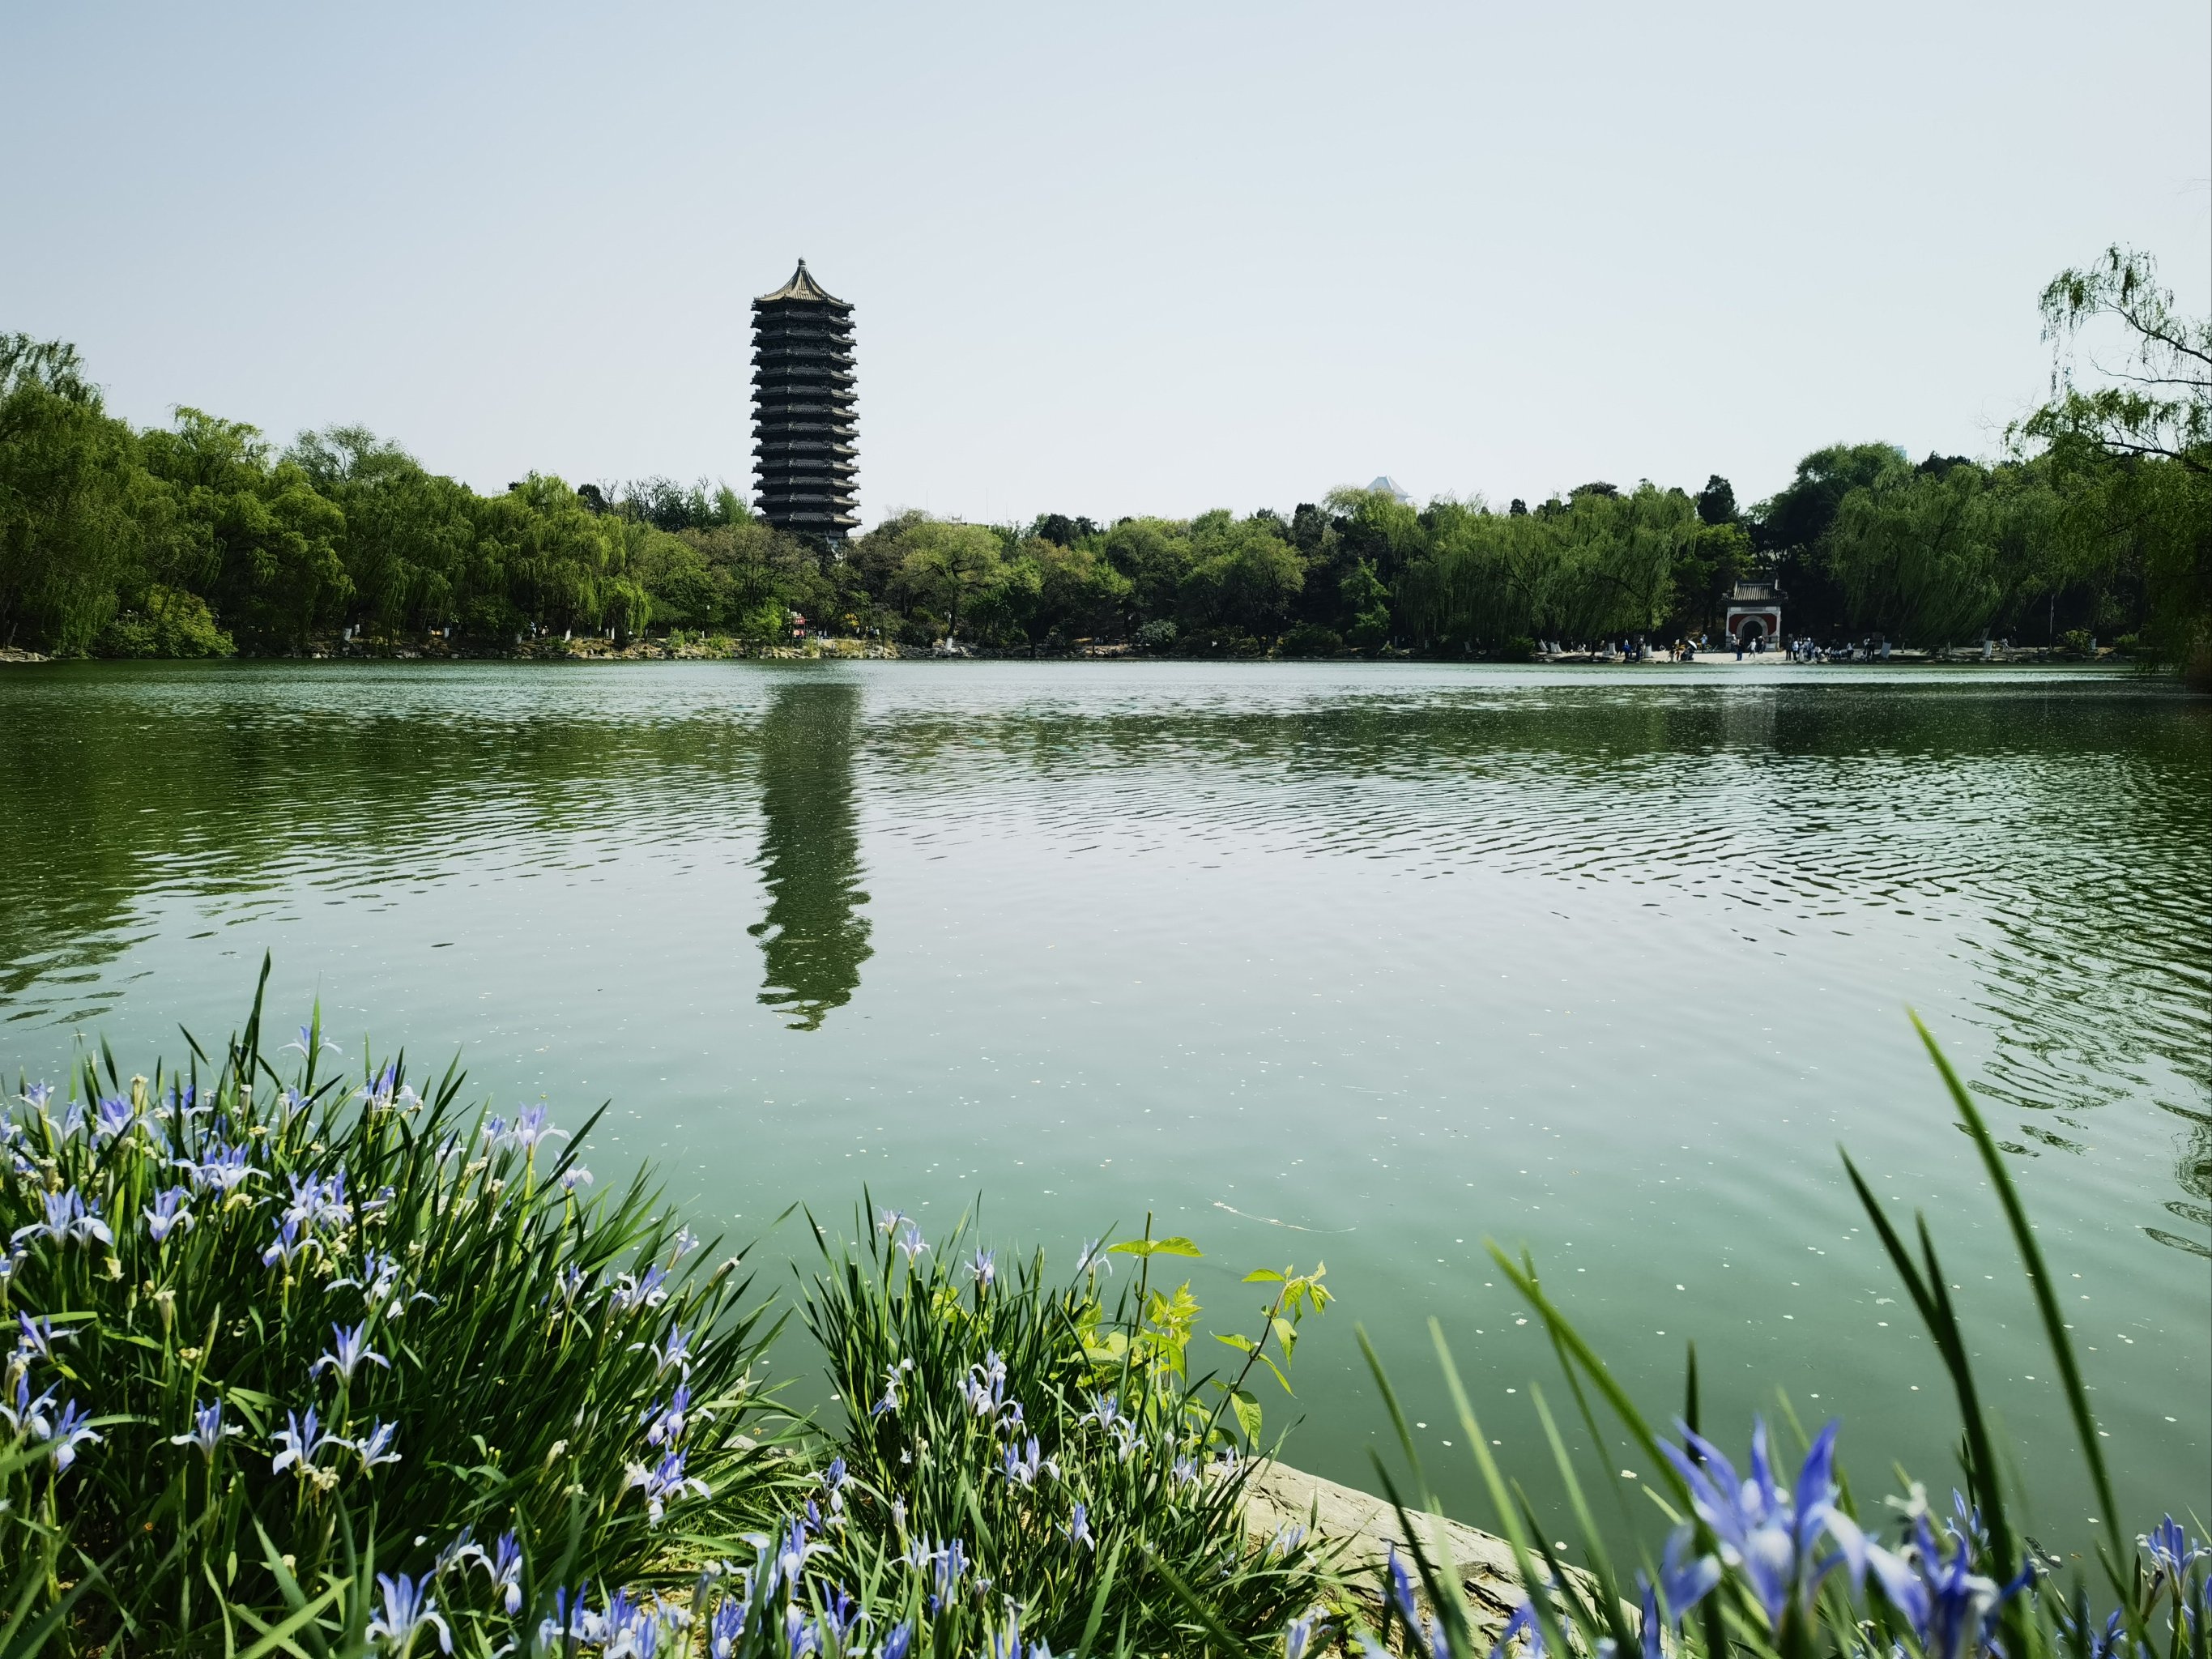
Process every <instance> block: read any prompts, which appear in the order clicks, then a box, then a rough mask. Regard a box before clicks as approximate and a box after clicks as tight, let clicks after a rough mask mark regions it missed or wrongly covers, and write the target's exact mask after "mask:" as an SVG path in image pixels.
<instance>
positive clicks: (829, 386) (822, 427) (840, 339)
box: [753, 259, 860, 538]
mask: <svg viewBox="0 0 2212 1659" xmlns="http://www.w3.org/2000/svg"><path fill="white" fill-rule="evenodd" d="M854 436H855V429H854V424H853V307H851V306H849V305H848V304H847V303H846V302H845V301H842V300H840V299H838V298H836V296H835V295H831V294H830V293H829V292H828V291H827V290H826V289H823V286H822V284H821V283H817V282H816V281H815V280H814V278H813V276H811V274H810V273H809V272H808V270H807V269H806V261H805V260H804V259H801V260H800V261H799V269H798V270H796V271H794V272H793V273H792V277H791V280H790V281H789V282H787V283H785V284H784V285H783V286H782V287H781V288H780V289H776V291H775V293H773V294H763V295H761V297H760V298H759V299H757V300H756V301H753V455H754V470H755V471H757V473H758V474H759V476H760V508H761V513H762V515H763V517H764V518H766V519H767V520H768V521H769V523H770V524H772V525H775V526H776V527H777V528H779V529H781V530H795V531H798V532H801V533H802V534H805V535H812V536H827V537H834V538H842V537H843V536H844V535H845V534H846V532H848V531H850V530H853V529H854V528H855V527H856V526H858V525H859V524H860V513H858V511H857V510H856V509H855V507H854V501H853V479H854V476H855V474H856V471H857V469H856V468H855V467H854V465H853V459H854V455H855V454H857V453H859V452H858V451H857V449H856V448H855V447H854Z"/></svg>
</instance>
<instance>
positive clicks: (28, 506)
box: [0, 334, 143, 655]
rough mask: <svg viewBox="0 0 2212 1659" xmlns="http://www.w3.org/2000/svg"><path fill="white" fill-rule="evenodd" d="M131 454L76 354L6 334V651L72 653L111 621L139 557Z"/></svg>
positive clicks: (1, 627)
mask: <svg viewBox="0 0 2212 1659" xmlns="http://www.w3.org/2000/svg"><path fill="white" fill-rule="evenodd" d="M135 450H136V447H135V441H134V440H133V437H132V435H131V428H129V427H128V426H126V425H125V423H124V422H121V421H118V420H115V419H113V418H112V417H111V416H109V415H108V414H107V413H106V410H104V409H103V408H102V407H101V404H100V391H99V388H98V387H96V386H93V385H92V384H91V383H90V382H89V381H88V380H86V379H85V378H84V374H83V368H82V364H81V363H80V362H79V361H78V358H77V355H76V347H74V346H71V345H67V344H64V343H63V342H61V341H59V340H33V338H31V337H30V336H28V335H27V334H0V645H18V646H23V647H29V648H32V649H35V650H42V651H48V652H53V653H61V654H65V655H66V654H75V653H81V652H82V651H83V650H84V649H85V648H86V647H88V646H89V645H90V644H91V643H92V641H93V639H94V635H97V634H98V633H99V631H100V626H101V624H102V623H106V621H107V619H108V618H109V617H111V616H112V614H113V613H114V611H115V606H116V599H117V591H118V587H119V586H123V585H125V583H126V582H127V581H128V580H129V579H130V576H131V571H132V567H133V564H134V562H135V560H136V557H137V550H138V546H139V535H138V521H137V515H136V513H135V512H134V508H133V496H134V494H135V493H136V489H137V485H138V483H139V482H140V480H141V477H142V476H143V475H140V474H138V472H137V465H136V453H135Z"/></svg>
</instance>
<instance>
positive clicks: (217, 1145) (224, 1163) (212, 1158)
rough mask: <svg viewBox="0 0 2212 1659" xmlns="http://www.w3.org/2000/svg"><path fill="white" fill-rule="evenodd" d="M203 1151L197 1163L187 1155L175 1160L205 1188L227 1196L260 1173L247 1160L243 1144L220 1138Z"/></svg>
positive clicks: (194, 1183) (200, 1187)
mask: <svg viewBox="0 0 2212 1659" xmlns="http://www.w3.org/2000/svg"><path fill="white" fill-rule="evenodd" d="M202 1152H203V1154H204V1155H203V1156H202V1158H200V1161H199V1162H198V1163H197V1164H195V1163H194V1162H192V1160H191V1159H190V1158H177V1159H174V1160H173V1162H174V1163H175V1164H176V1166H177V1167H178V1168H179V1169H180V1170H187V1171H189V1172H190V1173H191V1177H192V1184H193V1185H194V1186H196V1187H197V1188H199V1189H200V1190H201V1191H202V1192H208V1191H210V1190H212V1191H216V1192H220V1193H222V1194H223V1195H224V1196H225V1197H226V1198H227V1197H228V1196H229V1195H230V1194H232V1193H234V1192H236V1191H237V1190H238V1188H240V1186H241V1185H243V1184H244V1183H245V1182H248V1181H251V1180H253V1179H255V1178H256V1177H258V1176H259V1175H260V1174H261V1171H260V1170H257V1169H255V1168H254V1167H253V1165H252V1164H250V1163H249V1162H247V1160H246V1148H245V1147H243V1146H224V1145H223V1144H222V1142H221V1141H219V1140H218V1141H215V1142H213V1143H211V1144H210V1145H209V1146H206V1147H204V1148H203V1149H202Z"/></svg>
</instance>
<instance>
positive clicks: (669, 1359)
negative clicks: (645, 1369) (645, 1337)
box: [632, 1325, 691, 1377]
mask: <svg viewBox="0 0 2212 1659" xmlns="http://www.w3.org/2000/svg"><path fill="white" fill-rule="evenodd" d="M636 1348H642V1349H644V1350H645V1352H647V1353H649V1354H651V1355H652V1356H653V1376H656V1377H657V1376H663V1375H665V1373H667V1372H669V1371H671V1370H677V1369H678V1368H681V1370H682V1371H683V1373H684V1376H690V1375H691V1338H690V1335H689V1334H687V1333H686V1332H685V1330H684V1328H683V1327H682V1326H681V1325H671V1326H670V1327H669V1328H668V1334H667V1335H666V1336H665V1337H663V1338H662V1339H661V1340H660V1342H659V1345H658V1346H655V1345H654V1344H653V1343H650V1342H641V1343H638V1344H637V1345H636ZM632 1352H635V1348H633V1349H632Z"/></svg>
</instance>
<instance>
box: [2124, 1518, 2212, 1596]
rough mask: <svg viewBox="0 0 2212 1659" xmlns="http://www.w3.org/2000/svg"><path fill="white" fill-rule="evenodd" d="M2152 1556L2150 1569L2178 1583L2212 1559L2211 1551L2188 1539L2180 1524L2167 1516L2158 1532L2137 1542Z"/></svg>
mask: <svg viewBox="0 0 2212 1659" xmlns="http://www.w3.org/2000/svg"><path fill="white" fill-rule="evenodd" d="M2136 1542H2137V1543H2138V1544H2141V1545H2142V1547H2144V1548H2145V1549H2147V1550H2148V1551H2149V1552H2150V1560H2151V1565H2153V1566H2154V1567H2155V1568H2157V1569H2158V1570H2159V1571H2160V1572H2162V1573H2164V1574H2165V1575H2166V1577H2168V1578H2170V1579H2172V1581H2173V1582H2174V1583H2177V1584H2178V1583H2180V1582H2181V1581H2182V1579H2183V1578H2184V1577H2185V1576H2186V1575H2187V1574H2188V1571H2189V1570H2190V1568H2191V1567H2193V1566H2195V1565H2197V1563H2198V1562H2199V1561H2203V1560H2207V1559H2212V1549H2207V1548H2206V1547H2204V1546H2203V1544H2202V1543H2200V1542H2197V1541H2194V1540H2192V1539H2191V1538H2190V1537H2189V1535H2188V1534H2186V1533H2185V1532H2184V1531H2183V1530H2182V1528H2181V1522H2179V1521H2177V1520H2175V1519H2174V1518H2173V1517H2172V1516H2170V1515H2169V1516H2166V1519H2165V1521H2164V1522H2161V1523H2160V1525H2159V1526H2158V1528H2156V1529H2155V1530H2154V1531H2152V1532H2149V1533H2147V1534H2144V1535H2143V1536H2142V1537H2141V1538H2138V1539H2136Z"/></svg>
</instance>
